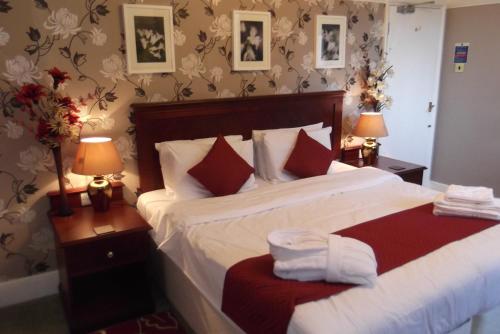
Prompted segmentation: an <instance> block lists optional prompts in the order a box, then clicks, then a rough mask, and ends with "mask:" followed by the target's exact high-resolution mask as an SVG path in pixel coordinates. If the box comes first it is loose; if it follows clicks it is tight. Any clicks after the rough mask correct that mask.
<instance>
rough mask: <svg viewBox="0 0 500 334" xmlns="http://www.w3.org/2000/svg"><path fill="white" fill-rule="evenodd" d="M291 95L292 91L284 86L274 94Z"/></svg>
mask: <svg viewBox="0 0 500 334" xmlns="http://www.w3.org/2000/svg"><path fill="white" fill-rule="evenodd" d="M291 93H292V90H291V89H290V88H288V87H287V86H286V85H283V86H281V87H280V89H278V91H277V92H276V94H291Z"/></svg>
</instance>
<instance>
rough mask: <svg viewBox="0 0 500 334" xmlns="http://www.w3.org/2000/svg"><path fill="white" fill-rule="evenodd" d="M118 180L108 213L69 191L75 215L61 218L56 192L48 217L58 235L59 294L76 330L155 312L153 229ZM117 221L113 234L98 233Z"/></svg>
mask: <svg viewBox="0 0 500 334" xmlns="http://www.w3.org/2000/svg"><path fill="white" fill-rule="evenodd" d="M121 187H122V185H121V184H118V185H117V184H115V185H114V190H116V191H115V192H116V193H114V198H113V201H112V202H111V205H110V209H109V210H108V211H106V212H95V211H94V209H93V208H92V207H82V206H81V205H78V204H79V203H80V201H79V198H80V193H81V192H83V191H84V189H81V190H78V189H77V190H73V191H71V192H70V194H69V197H70V203H71V204H72V207H73V210H74V214H73V215H72V216H69V217H58V216H56V215H55V214H54V212H57V211H55V209H56V206H54V205H57V199H56V198H55V194H54V193H51V194H49V197H50V198H51V204H52V207H51V212H49V218H50V221H51V224H52V227H53V229H54V234H55V239H56V255H57V262H58V266H59V276H60V280H61V283H60V287H59V288H60V293H61V297H62V300H63V305H64V309H65V312H66V318H67V320H68V323H69V327H70V329H71V332H72V333H87V332H89V331H91V330H96V329H100V328H103V327H106V326H108V325H110V324H113V323H116V322H120V321H123V320H127V319H130V318H133V317H136V316H139V315H143V314H146V313H150V312H152V311H153V310H154V303H153V299H152V296H151V291H150V283H149V279H148V275H147V268H146V265H147V260H148V259H149V254H150V242H151V240H150V237H149V233H148V231H149V230H150V229H151V227H150V226H149V225H148V224H147V222H146V221H144V219H143V218H142V217H141V216H140V215H139V214H138V212H137V210H136V209H135V208H133V207H131V206H129V205H127V204H126V203H125V202H124V201H123V197H122V190H121ZM102 225H112V226H113V228H114V232H110V233H106V234H96V232H95V231H94V227H98V226H102Z"/></svg>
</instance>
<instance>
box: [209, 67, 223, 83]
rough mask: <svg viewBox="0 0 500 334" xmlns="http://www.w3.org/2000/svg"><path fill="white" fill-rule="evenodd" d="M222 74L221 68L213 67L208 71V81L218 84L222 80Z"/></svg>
mask: <svg viewBox="0 0 500 334" xmlns="http://www.w3.org/2000/svg"><path fill="white" fill-rule="evenodd" d="M222 74H223V71H222V68H220V67H219V66H215V67H213V68H212V69H211V70H210V79H211V80H213V81H214V82H215V83H219V82H221V80H222Z"/></svg>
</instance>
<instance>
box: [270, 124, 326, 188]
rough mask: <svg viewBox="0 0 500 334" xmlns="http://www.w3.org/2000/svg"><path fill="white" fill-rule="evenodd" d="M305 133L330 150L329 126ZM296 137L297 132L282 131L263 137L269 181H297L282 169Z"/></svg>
mask: <svg viewBox="0 0 500 334" xmlns="http://www.w3.org/2000/svg"><path fill="white" fill-rule="evenodd" d="M305 131H306V133H307V135H308V136H309V137H311V138H312V139H314V140H316V141H317V142H318V143H320V144H321V145H323V146H324V147H326V148H327V149H329V150H331V149H332V145H331V139H330V134H331V133H332V127H331V126H329V127H327V128H323V129H320V130H309V131H308V130H305ZM297 135H298V133H297V132H292V131H282V132H276V133H269V134H266V135H265V136H264V148H265V149H264V153H265V159H266V161H267V164H266V165H267V166H268V169H267V173H268V177H269V180H270V181H273V182H276V181H292V180H296V179H297V177H296V176H294V175H293V174H291V173H289V172H287V171H286V170H284V169H283V168H284V167H285V165H286V162H287V161H288V158H290V154H291V153H292V151H293V148H294V147H295V143H296V142H297Z"/></svg>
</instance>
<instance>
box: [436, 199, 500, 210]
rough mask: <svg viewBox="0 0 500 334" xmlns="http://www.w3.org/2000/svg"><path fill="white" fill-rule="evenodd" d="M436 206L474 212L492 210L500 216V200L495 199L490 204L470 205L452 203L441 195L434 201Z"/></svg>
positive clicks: (459, 202)
mask: <svg viewBox="0 0 500 334" xmlns="http://www.w3.org/2000/svg"><path fill="white" fill-rule="evenodd" d="M434 204H435V205H437V206H440V207H444V208H449V209H451V208H462V209H472V210H490V211H498V213H499V214H500V199H498V198H494V199H493V201H491V202H488V203H481V204H477V203H470V202H461V201H450V200H447V199H446V197H445V195H444V194H439V195H437V196H436V198H435V199H434Z"/></svg>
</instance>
